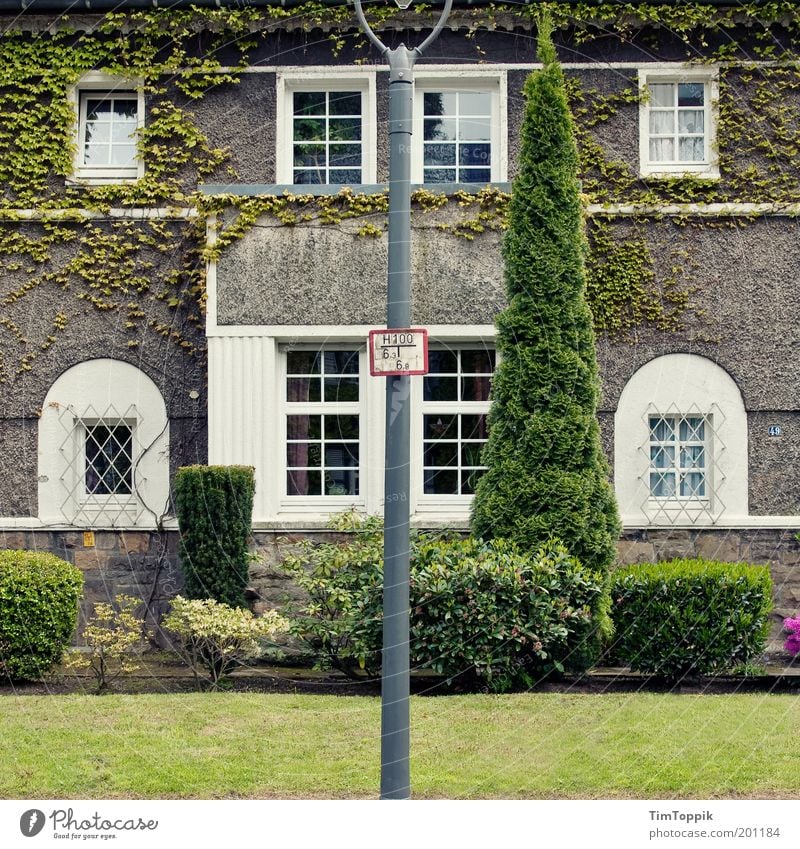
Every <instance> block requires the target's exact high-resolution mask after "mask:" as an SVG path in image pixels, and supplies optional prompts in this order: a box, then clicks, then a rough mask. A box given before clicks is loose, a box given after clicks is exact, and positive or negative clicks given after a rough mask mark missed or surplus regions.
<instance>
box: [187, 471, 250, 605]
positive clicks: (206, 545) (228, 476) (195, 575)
mask: <svg viewBox="0 0 800 849" xmlns="http://www.w3.org/2000/svg"><path fill="white" fill-rule="evenodd" d="M254 493H255V477H254V473H253V467H252V466H185V467H183V468H181V469H178V472H177V474H176V475H175V503H176V507H177V513H178V527H179V528H180V532H181V537H180V549H179V551H180V556H181V560H182V562H183V570H184V575H185V578H186V595H187V596H188V597H189V598H199V599H205V598H212V599H214V600H215V601H219V602H221V603H223V604H229V605H231V606H232V607H245V606H246V602H245V598H244V590H245V587H246V586H247V580H248V574H249V572H248V570H249V564H250V553H249V550H248V543H249V541H250V533H251V528H252V522H253V495H254Z"/></svg>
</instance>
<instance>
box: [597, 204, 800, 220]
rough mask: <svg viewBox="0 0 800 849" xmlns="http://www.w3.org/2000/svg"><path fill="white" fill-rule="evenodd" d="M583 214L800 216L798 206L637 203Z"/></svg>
mask: <svg viewBox="0 0 800 849" xmlns="http://www.w3.org/2000/svg"><path fill="white" fill-rule="evenodd" d="M586 212H587V214H588V215H589V216H597V217H603V216H612V215H613V216H620V217H630V216H635V215H668V216H676V217H679V216H684V215H692V216H699V217H703V216H706V217H718V218H725V217H727V216H747V217H752V216H759V215H773V216H784V217H790V218H793V217H797V216H799V215H800V203H668V204H637V203H607V204H599V203H591V204H589V205H588V206H587V208H586Z"/></svg>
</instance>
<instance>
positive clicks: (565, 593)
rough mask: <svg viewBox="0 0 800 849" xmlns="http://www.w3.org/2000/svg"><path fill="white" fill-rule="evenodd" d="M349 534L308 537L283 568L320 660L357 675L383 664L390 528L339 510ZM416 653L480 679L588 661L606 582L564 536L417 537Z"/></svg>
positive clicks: (512, 682)
mask: <svg viewBox="0 0 800 849" xmlns="http://www.w3.org/2000/svg"><path fill="white" fill-rule="evenodd" d="M331 526H332V527H333V528H335V529H336V530H339V531H347V532H348V535H347V537H345V538H344V540H338V541H334V542H330V543H314V542H312V541H310V540H304V541H302V542H300V543H299V544H298V546H297V548H296V551H295V552H294V553H293V554H291V555H290V556H288V557H286V558H285V559H284V561H283V563H282V568H283V570H284V571H285V572H286V574H287V575H289V576H290V577H291V578H292V579H293V580H294V581H295V582H296V583H297V584H298V585H299V586H300V587H301V588H302V589H303V590H304V591H305V593H306V594H307V600H306V601H304V602H302V603H298V604H292V605H287V607H286V609H285V610H284V613H285V615H286V616H287V618H288V619H289V620H290V631H291V633H292V634H294V635H295V636H296V637H298V638H299V639H300V640H301V642H302V643H304V644H305V645H306V646H307V648H308V649H309V650H310V652H311V653H312V655H313V656H314V657H315V658H316V660H317V662H318V663H319V665H320V666H323V667H332V668H334V669H338V670H340V671H342V672H344V673H345V674H347V675H350V676H352V677H358V676H359V675H361V674H367V675H370V676H375V675H377V674H378V672H379V670H380V662H381V637H382V620H381V617H382V609H383V603H382V589H383V528H382V522H381V520H380V519H379V518H378V517H369V518H367V519H364V520H362V519H360V518H359V517H358V516H357V515H356V514H354V513H345V514H342V515H340V516H336V517H334V519H333V520H332V523H331ZM410 598H411V625H410V628H411V633H410V638H411V647H410V651H411V663H412V665H413V666H414V667H415V668H422V669H433V670H435V671H436V672H438V673H440V674H442V675H444V676H446V677H447V678H449V679H451V680H453V681H458V683H459V684H461V685H465V686H469V687H485V688H487V689H489V690H492V691H495V692H503V691H507V690H511V689H519V688H524V687H529V686H531V685H532V684H534V683H535V682H536V681H538V680H540V679H541V678H543V677H545V676H547V675H548V674H550V673H551V672H554V671H557V672H563V671H564V670H569V671H582V670H584V669H586V667H587V666H588V665H590V664H591V663H592V662H593V660H594V658H595V657H596V655H597V648H598V645H599V643H600V641H601V640H602V639H603V638H604V637H605V638H607V637H608V636H609V633H610V620H609V617H608V613H607V606H608V599H607V594H606V592H605V581H604V579H603V577H602V575H600V574H599V573H595V572H591V571H589V570H587V569H584V568H582V567H581V565H580V564H579V563H578V562H577V560H575V558H573V557H571V556H570V555H569V554H568V553H567V551H566V549H565V548H564V547H563V546H561V545H559V544H558V543H555V542H550V543H548V544H547V545H545V546H544V547H543V548H542V549H541V551H538V552H537V553H535V554H534V553H523V552H521V551H519V550H518V549H516V548H515V547H514V546H513V545H512V544H510V543H507V542H505V541H503V540H495V541H492V542H488V543H484V542H481V541H478V540H462V539H459V538H457V537H450V538H447V537H444V538H442V537H436V536H433V535H430V534H417V535H415V536H414V537H413V538H412V541H411V576H410Z"/></svg>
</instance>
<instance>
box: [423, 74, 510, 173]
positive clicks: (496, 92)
mask: <svg viewBox="0 0 800 849" xmlns="http://www.w3.org/2000/svg"><path fill="white" fill-rule="evenodd" d="M416 88H417V93H416V103H415V111H416V115H415V119H416V120H415V128H414V132H415V141H414V156H415V163H414V172H415V179H416V180H417V181H418V182H422V183H477V184H481V185H483V184H486V183H491V182H497V181H498V180H501V179H502V178H503V174H502V168H501V160H502V155H501V143H500V140H501V131H500V99H501V98H500V86H499V81H498V80H490V81H483V82H476V83H469V84H467V85H464V84H460V83H457V82H456V81H455V80H448V79H447V78H445V79H443V80H438V81H436V80H432V79H429V80H425V81H423V82H421V83H418V84H417V86H416Z"/></svg>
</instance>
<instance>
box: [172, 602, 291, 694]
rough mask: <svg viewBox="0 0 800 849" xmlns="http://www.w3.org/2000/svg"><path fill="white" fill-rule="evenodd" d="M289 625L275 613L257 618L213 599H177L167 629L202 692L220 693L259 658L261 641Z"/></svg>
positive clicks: (173, 603) (270, 612)
mask: <svg viewBox="0 0 800 849" xmlns="http://www.w3.org/2000/svg"><path fill="white" fill-rule="evenodd" d="M287 624H288V623H286V622H285V621H284V620H283V619H282V618H281V617H280V616H279V615H278V614H277V613H276V612H275V611H274V610H271V611H268V612H267V613H265V614H264V615H263V616H260V617H258V618H256V617H254V616H253V614H252V613H251V612H250V611H249V610H243V609H241V608H236V607H230V606H229V605H227V604H222V603H220V602H217V601H214V600H213V599H191V600H190V599H186V598H183V597H182V596H176V597H175V599H173V602H172V610H170V612H169V613H168V614H167V615H166V616H165V617H164V621H163V625H164V627H165V628H166V629H167V630H168V631H171V632H172V633H173V634H174V635H175V636H176V638H177V641H176V650H177V652H178V654H179V655H180V656H181V658H182V659H183V660H184V661H185V662H186V663H187V664H188V665H189V666H190V667H191V669H192V672H193V673H194V680H195V683H196V684H197V686H198V689H200V688H201V687H202V686H203V685H205V686H206V687H208V688H209V689H211V690H216V689H217V688H218V687H219V685H220V682H221V681H222V679H223V678H224V677H225V676H226V675H229V674H230V673H231V672H232V671H233V670H234V669H235V668H236V667H237V666H240V665H241V664H243V663H245V662H246V661H248V660H252V659H255V658H257V657H258V656H259V655H260V654H261V653H262V651H263V648H262V644H261V641H262V640H263V639H265V638H266V637H270V636H272V635H273V634H275V633H276V632H278V631H281V630H285V629H286V627H287Z"/></svg>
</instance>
